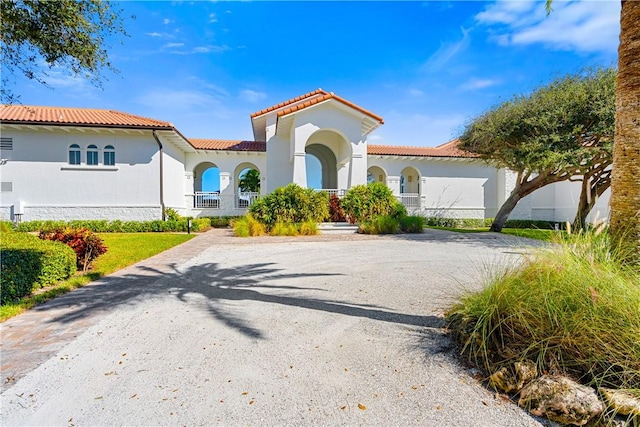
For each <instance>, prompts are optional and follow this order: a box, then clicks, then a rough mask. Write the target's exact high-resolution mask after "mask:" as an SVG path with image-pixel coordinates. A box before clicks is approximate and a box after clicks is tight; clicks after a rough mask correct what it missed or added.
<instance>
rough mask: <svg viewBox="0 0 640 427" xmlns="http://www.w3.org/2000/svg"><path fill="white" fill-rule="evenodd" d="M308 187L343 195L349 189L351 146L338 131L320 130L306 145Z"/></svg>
mask: <svg viewBox="0 0 640 427" xmlns="http://www.w3.org/2000/svg"><path fill="white" fill-rule="evenodd" d="M305 153H306V155H305V165H306V174H307V176H306V178H307V187H309V188H317V189H320V188H322V189H325V190H329V192H330V193H333V192H335V193H338V194H341V193H343V192H344V191H345V190H346V188H348V183H349V171H348V169H349V168H348V167H345V166H347V165H349V162H350V160H351V144H350V143H349V142H348V141H347V139H346V138H345V137H344V136H343V135H342V134H341V133H339V132H338V131H334V130H327V129H323V130H319V131H317V132H315V133H314V134H312V135H311V136H310V137H309V139H308V140H307V143H306V145H305Z"/></svg>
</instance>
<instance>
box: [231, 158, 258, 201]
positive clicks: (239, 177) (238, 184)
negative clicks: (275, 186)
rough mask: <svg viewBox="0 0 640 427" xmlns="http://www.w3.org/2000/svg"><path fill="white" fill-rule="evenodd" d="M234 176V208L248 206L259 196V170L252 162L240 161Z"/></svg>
mask: <svg viewBox="0 0 640 427" xmlns="http://www.w3.org/2000/svg"><path fill="white" fill-rule="evenodd" d="M234 177H235V179H234V182H235V195H236V197H235V199H236V202H235V205H236V208H241V209H243V208H248V207H249V206H251V204H252V203H253V202H254V201H255V200H256V199H257V198H258V197H259V196H260V187H261V178H260V170H259V169H258V168H257V167H256V165H254V164H253V163H242V164H240V165H238V166H237V167H236V170H235V173H234Z"/></svg>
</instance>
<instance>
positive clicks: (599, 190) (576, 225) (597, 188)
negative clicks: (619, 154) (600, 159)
mask: <svg viewBox="0 0 640 427" xmlns="http://www.w3.org/2000/svg"><path fill="white" fill-rule="evenodd" d="M604 167H606V165H603V167H602V168H601V169H600V170H599V171H596V172H595V173H593V174H592V175H591V174H589V175H585V176H584V177H583V178H582V191H581V192H580V201H579V202H578V210H577V211H576V217H575V219H574V220H573V229H574V230H584V229H585V228H586V226H587V217H588V216H589V213H590V212H591V210H592V209H593V207H594V206H595V204H596V202H597V201H598V199H599V198H600V196H602V194H603V193H604V192H605V191H607V188H609V187H611V171H610V170H604Z"/></svg>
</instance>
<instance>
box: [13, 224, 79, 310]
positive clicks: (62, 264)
mask: <svg viewBox="0 0 640 427" xmlns="http://www.w3.org/2000/svg"><path fill="white" fill-rule="evenodd" d="M0 270H2V274H1V275H0V303H1V304H5V303H7V302H9V301H13V300H15V299H18V298H21V297H23V296H25V295H29V294H30V293H31V292H32V291H33V290H35V289H37V288H39V287H43V286H48V285H50V284H52V283H55V282H57V281H59V280H64V279H66V278H68V277H70V276H71V275H72V274H73V273H74V272H75V271H76V255H75V253H74V251H73V249H71V248H70V247H68V246H67V245H65V244H63V243H58V242H50V241H44V240H40V239H38V238H37V237H36V236H32V235H30V234H26V233H18V232H16V233H6V234H4V233H3V235H2V241H1V242H0Z"/></svg>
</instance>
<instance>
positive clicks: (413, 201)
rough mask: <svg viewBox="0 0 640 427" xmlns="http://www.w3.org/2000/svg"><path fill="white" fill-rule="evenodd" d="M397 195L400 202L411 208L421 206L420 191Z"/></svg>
mask: <svg viewBox="0 0 640 427" xmlns="http://www.w3.org/2000/svg"><path fill="white" fill-rule="evenodd" d="M396 197H397V198H398V201H399V202H400V203H402V204H403V205H404V206H405V207H407V208H409V209H412V208H419V207H420V194H418V193H401V194H400V195H398V196H396Z"/></svg>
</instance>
